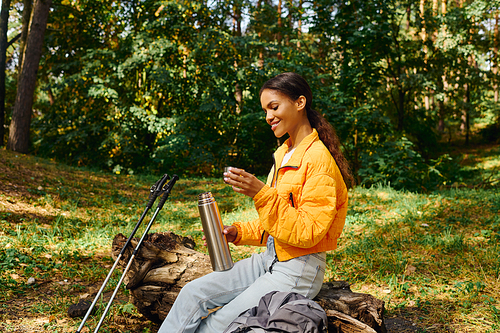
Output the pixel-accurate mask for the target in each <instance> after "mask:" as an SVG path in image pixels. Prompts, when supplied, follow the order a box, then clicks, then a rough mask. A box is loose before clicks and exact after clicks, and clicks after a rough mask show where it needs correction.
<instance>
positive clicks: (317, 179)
mask: <svg viewBox="0 0 500 333" xmlns="http://www.w3.org/2000/svg"><path fill="white" fill-rule="evenodd" d="M254 202H255V207H256V208H257V211H258V213H259V217H260V224H261V225H262V228H263V229H264V230H266V231H267V232H268V233H269V234H270V235H271V236H273V237H274V238H275V239H278V240H279V241H281V242H283V243H286V244H289V245H292V246H295V247H299V248H310V247H312V246H314V245H316V244H317V243H319V242H320V241H321V240H322V239H323V237H325V235H326V233H327V232H328V230H329V229H330V227H331V224H332V223H333V221H334V218H335V215H336V214H337V209H336V204H337V198H336V186H335V179H334V177H333V175H329V174H326V173H323V174H315V173H314V172H311V173H310V175H309V177H306V181H305V184H304V185H303V189H302V196H301V199H300V202H297V203H296V207H292V205H291V204H290V202H289V201H288V200H287V198H284V197H282V196H280V195H279V194H278V192H277V190H276V188H272V187H269V186H267V185H266V186H264V188H262V189H261V191H260V192H259V193H257V194H256V195H255V197H254Z"/></svg>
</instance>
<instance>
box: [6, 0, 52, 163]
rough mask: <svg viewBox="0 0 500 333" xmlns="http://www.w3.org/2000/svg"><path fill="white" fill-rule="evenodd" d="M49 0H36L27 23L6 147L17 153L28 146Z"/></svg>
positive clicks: (26, 150) (26, 149)
mask: <svg viewBox="0 0 500 333" xmlns="http://www.w3.org/2000/svg"><path fill="white" fill-rule="evenodd" d="M51 3H52V0H37V1H36V2H35V4H34V10H33V19H32V20H31V23H30V28H29V34H28V39H27V42H26V50H25V52H24V57H23V63H22V65H21V73H20V76H19V81H18V84H17V95H16V102H15V105H14V110H13V111H12V121H11V123H10V128H9V141H8V143H7V148H8V149H10V150H13V151H17V152H20V153H27V152H28V149H29V139H30V125H31V113H32V107H33V98H34V93H35V87H36V79H37V75H36V74H37V71H38V66H39V63H40V57H41V56H42V48H43V36H44V34H45V29H46V27H47V19H48V17H49V10H50V5H51Z"/></svg>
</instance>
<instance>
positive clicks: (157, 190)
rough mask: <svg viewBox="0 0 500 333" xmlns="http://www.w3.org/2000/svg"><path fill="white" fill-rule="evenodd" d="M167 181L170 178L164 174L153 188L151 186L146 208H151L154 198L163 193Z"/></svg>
mask: <svg viewBox="0 0 500 333" xmlns="http://www.w3.org/2000/svg"><path fill="white" fill-rule="evenodd" d="M169 179H170V177H169V176H168V174H164V175H163V177H161V178H160V179H159V180H158V181H157V182H156V183H155V184H154V185H153V186H151V189H150V190H149V191H150V193H149V201H148V204H147V207H148V208H151V207H153V204H154V202H155V200H156V198H157V197H158V196H159V195H161V194H162V193H163V186H164V185H165V183H166V182H167V180H169Z"/></svg>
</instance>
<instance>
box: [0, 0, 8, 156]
mask: <svg viewBox="0 0 500 333" xmlns="http://www.w3.org/2000/svg"><path fill="white" fill-rule="evenodd" d="M9 11H10V0H2V12H1V15H0V147H1V146H3V145H4V136H5V127H4V123H5V67H6V63H7V47H8V41H7V29H8V25H9Z"/></svg>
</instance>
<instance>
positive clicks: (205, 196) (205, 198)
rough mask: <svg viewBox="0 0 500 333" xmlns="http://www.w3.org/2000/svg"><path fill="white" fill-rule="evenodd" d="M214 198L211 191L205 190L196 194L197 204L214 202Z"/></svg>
mask: <svg viewBox="0 0 500 333" xmlns="http://www.w3.org/2000/svg"><path fill="white" fill-rule="evenodd" d="M214 201H215V199H214V197H213V195H212V192H205V193H201V194H200V195H198V205H204V204H209V203H212V202H214Z"/></svg>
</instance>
